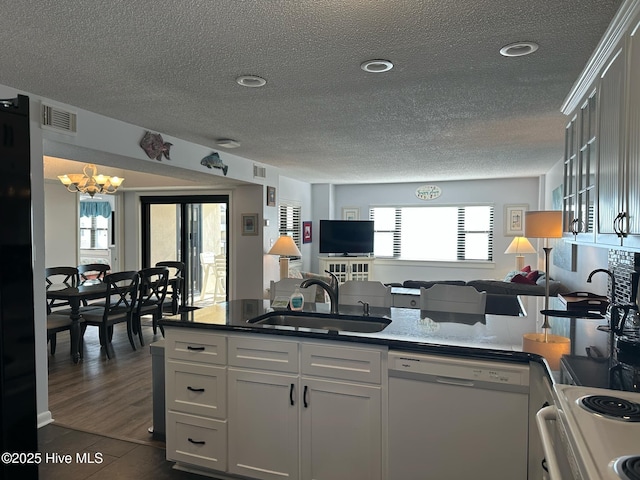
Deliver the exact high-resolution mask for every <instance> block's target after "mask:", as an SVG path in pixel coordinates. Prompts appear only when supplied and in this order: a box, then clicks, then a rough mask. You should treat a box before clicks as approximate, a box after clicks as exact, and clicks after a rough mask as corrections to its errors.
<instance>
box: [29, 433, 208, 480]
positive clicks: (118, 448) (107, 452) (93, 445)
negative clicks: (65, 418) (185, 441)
mask: <svg viewBox="0 0 640 480" xmlns="http://www.w3.org/2000/svg"><path fill="white" fill-rule="evenodd" d="M38 446H39V451H40V452H41V453H42V456H43V457H45V456H46V454H47V453H48V454H59V455H71V457H72V462H71V463H70V464H63V463H62V464H61V463H53V462H45V461H43V462H42V463H41V464H40V469H39V479H40V480H60V479H65V480H85V479H86V480H103V479H104V480H106V479H109V480H129V479H131V480H202V479H203V478H205V477H202V476H199V475H194V474H191V473H187V472H180V471H178V470H174V469H172V466H173V463H171V462H167V461H166V460H165V451H164V449H163V448H158V447H154V446H150V445H144V444H139V443H134V442H127V441H123V440H117V439H113V438H109V437H103V436H100V435H96V434H93V433H86V432H81V431H78V430H73V429H70V428H66V427H63V426H59V425H56V424H55V423H53V424H49V425H46V426H44V427H42V428H40V429H39V430H38ZM98 453H99V454H100V455H96V454H98ZM76 454H80V455H81V456H82V455H85V458H86V459H92V460H94V461H95V463H82V462H77V461H76ZM100 457H102V461H101V462H100V463H98V462H97V460H98V459H99V458H100Z"/></svg>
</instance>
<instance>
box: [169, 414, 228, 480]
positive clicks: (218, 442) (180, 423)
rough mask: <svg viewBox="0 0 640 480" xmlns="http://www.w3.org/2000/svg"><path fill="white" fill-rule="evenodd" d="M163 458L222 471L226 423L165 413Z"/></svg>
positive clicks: (224, 468)
mask: <svg viewBox="0 0 640 480" xmlns="http://www.w3.org/2000/svg"><path fill="white" fill-rule="evenodd" d="M167 460H171V461H174V462H183V463H187V464H190V465H196V466H199V467H204V468H210V469H214V470H220V471H225V470H226V469H227V422H226V421H223V420H214V419H211V418H203V417H198V416H195V415H187V414H184V413H178V412H172V411H169V412H167Z"/></svg>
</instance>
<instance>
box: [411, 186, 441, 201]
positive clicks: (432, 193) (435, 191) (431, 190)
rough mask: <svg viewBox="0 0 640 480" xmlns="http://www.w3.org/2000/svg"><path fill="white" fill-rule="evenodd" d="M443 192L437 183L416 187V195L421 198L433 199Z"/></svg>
mask: <svg viewBox="0 0 640 480" xmlns="http://www.w3.org/2000/svg"><path fill="white" fill-rule="evenodd" d="M441 194H442V189H441V188H440V187H438V186H437V185H422V186H421V187H418V188H416V197H418V198H419V199H420V200H433V199H436V198H438V197H439V196H440V195H441Z"/></svg>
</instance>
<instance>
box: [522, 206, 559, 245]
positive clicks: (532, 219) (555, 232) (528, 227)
mask: <svg viewBox="0 0 640 480" xmlns="http://www.w3.org/2000/svg"><path fill="white" fill-rule="evenodd" d="M524 236H525V237H528V238H561V237H562V212H561V211H560V210H542V211H532V212H524Z"/></svg>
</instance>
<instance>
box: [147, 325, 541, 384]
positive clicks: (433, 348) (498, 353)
mask: <svg viewBox="0 0 640 480" xmlns="http://www.w3.org/2000/svg"><path fill="white" fill-rule="evenodd" d="M159 324H160V325H162V326H164V327H174V328H192V329H203V330H218V331H223V332H236V333H246V334H257V335H271V336H285V337H297V338H313V339H316V340H329V341H339V342H351V343H363V344H369V345H382V346H386V347H388V348H389V349H394V350H406V351H412V352H416V353H427V354H434V355H447V356H458V357H464V358H474V359H478V360H493V361H507V362H514V363H529V362H536V363H540V364H542V365H543V366H544V367H545V370H546V371H547V372H549V368H548V365H547V364H546V361H545V360H544V358H543V357H541V356H540V355H537V354H535V353H528V352H517V351H512V350H495V349H484V348H473V347H464V346H453V345H444V344H439V343H426V342H411V341H404V340H393V339H383V338H373V337H367V336H364V335H353V334H336V335H328V334H327V333H326V332H322V333H321V332H318V333H315V332H312V331H299V330H278V329H269V330H265V329H257V328H251V327H244V326H243V327H239V326H236V325H220V324H209V323H207V324H205V323H190V322H183V321H176V320H160V321H159ZM549 378H552V375H550V374H549Z"/></svg>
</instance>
